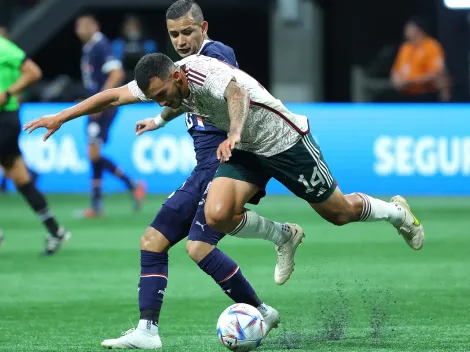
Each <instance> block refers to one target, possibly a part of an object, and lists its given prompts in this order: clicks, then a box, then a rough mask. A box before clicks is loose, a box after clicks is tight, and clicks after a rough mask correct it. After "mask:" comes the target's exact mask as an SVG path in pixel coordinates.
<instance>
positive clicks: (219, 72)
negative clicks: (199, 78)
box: [204, 66, 234, 99]
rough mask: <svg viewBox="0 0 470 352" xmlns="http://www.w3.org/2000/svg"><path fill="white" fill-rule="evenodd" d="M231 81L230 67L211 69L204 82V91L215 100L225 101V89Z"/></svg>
mask: <svg viewBox="0 0 470 352" xmlns="http://www.w3.org/2000/svg"><path fill="white" fill-rule="evenodd" d="M233 79H234V75H233V72H232V68H231V67H229V66H227V68H225V67H217V68H211V70H210V71H209V72H208V74H207V77H206V79H205V81H204V89H205V90H206V92H207V93H209V94H210V95H212V96H213V97H215V98H217V99H225V89H227V86H228V84H229V83H230V81H231V80H233Z"/></svg>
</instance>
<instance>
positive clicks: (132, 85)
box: [127, 80, 152, 102]
mask: <svg viewBox="0 0 470 352" xmlns="http://www.w3.org/2000/svg"><path fill="white" fill-rule="evenodd" d="M127 88H128V89H129V91H130V92H131V93H132V95H133V96H134V97H136V98H137V99H139V100H140V101H143V102H151V101H152V99H149V98H147V97H146V96H145V94H144V92H142V91H141V90H140V88H139V86H138V85H137V82H136V81H135V80H134V81H132V82H129V83H128V84H127Z"/></svg>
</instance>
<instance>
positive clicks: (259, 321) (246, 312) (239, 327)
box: [217, 303, 266, 352]
mask: <svg viewBox="0 0 470 352" xmlns="http://www.w3.org/2000/svg"><path fill="white" fill-rule="evenodd" d="M265 332H266V323H265V322H264V319H263V316H262V315H261V313H260V312H259V311H258V309H256V308H255V307H253V306H250V305H249V304H242V303H237V304H234V305H231V306H230V307H228V308H227V309H225V310H224V311H223V312H222V314H221V315H220V317H219V320H218V321H217V335H218V336H219V339H220V342H222V344H223V345H224V346H225V347H227V348H228V349H229V350H232V351H240V352H247V351H253V350H255V349H257V348H258V347H259V346H260V345H261V343H262V342H263V338H264V336H265Z"/></svg>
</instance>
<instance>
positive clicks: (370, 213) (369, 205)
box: [356, 193, 405, 227]
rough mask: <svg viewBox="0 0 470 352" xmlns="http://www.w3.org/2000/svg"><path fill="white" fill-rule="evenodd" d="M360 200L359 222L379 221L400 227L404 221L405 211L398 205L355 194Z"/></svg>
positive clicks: (362, 194)
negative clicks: (360, 212)
mask: <svg viewBox="0 0 470 352" xmlns="http://www.w3.org/2000/svg"><path fill="white" fill-rule="evenodd" d="M356 194H357V195H358V196H359V197H361V199H362V204H363V208H362V214H361V218H360V220H359V221H367V222H372V221H381V220H385V221H388V222H389V223H391V224H392V225H393V226H395V227H396V226H400V225H401V224H403V221H404V220H405V210H404V209H403V207H402V206H401V205H399V204H397V205H395V204H392V203H387V202H384V201H383V200H380V199H376V198H372V197H371V196H368V195H367V194H364V193H356Z"/></svg>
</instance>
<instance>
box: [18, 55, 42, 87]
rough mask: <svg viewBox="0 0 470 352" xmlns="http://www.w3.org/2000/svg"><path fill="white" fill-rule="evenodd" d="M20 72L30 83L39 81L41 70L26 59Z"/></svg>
mask: <svg viewBox="0 0 470 352" xmlns="http://www.w3.org/2000/svg"><path fill="white" fill-rule="evenodd" d="M22 72H23V74H24V75H27V76H28V77H29V79H30V81H32V82H35V81H39V80H40V79H41V78H42V70H41V68H40V67H39V66H38V65H37V64H36V63H35V62H34V61H33V60H31V59H27V60H26V61H25V62H24V64H23V66H22Z"/></svg>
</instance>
